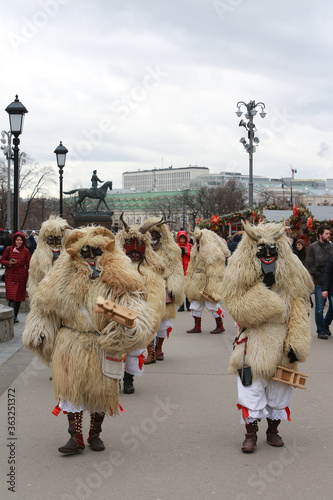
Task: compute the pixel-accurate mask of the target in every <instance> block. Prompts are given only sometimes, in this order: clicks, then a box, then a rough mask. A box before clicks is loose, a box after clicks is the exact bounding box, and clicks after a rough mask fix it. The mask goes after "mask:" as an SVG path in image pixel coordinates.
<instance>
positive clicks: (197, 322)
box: [186, 316, 201, 333]
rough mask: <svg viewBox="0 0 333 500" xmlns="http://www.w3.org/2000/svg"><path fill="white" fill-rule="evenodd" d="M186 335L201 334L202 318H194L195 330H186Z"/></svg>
mask: <svg viewBox="0 0 333 500" xmlns="http://www.w3.org/2000/svg"><path fill="white" fill-rule="evenodd" d="M186 333H201V318H199V316H194V328H192V330H186Z"/></svg>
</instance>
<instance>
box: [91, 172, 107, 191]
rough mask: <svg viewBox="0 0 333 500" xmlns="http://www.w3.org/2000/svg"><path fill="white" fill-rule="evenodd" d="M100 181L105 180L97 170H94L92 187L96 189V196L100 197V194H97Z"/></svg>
mask: <svg viewBox="0 0 333 500" xmlns="http://www.w3.org/2000/svg"><path fill="white" fill-rule="evenodd" d="M98 182H104V181H101V179H99V178H98V176H97V170H94V171H93V175H92V177H91V187H92V189H94V191H95V194H96V197H98V194H97V183H98Z"/></svg>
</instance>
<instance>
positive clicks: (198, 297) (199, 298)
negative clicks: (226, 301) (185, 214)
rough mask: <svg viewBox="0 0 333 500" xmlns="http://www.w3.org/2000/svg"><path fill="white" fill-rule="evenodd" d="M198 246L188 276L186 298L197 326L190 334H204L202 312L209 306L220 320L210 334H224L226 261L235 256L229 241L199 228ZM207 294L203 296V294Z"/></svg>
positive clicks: (192, 252) (196, 233) (196, 229)
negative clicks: (223, 311)
mask: <svg viewBox="0 0 333 500" xmlns="http://www.w3.org/2000/svg"><path fill="white" fill-rule="evenodd" d="M193 238H194V241H195V244H194V246H193V248H192V250H191V259H190V263H189V266H188V268H187V273H186V277H185V295H186V297H188V299H189V301H190V302H191V304H190V309H191V315H192V316H193V317H194V322H195V323H194V327H193V328H192V329H191V330H187V333H201V331H202V330H201V317H202V311H203V310H204V308H205V307H207V309H208V311H209V312H211V313H212V315H213V317H214V318H215V321H216V327H215V329H214V330H212V331H211V332H210V333H223V332H224V326H223V321H222V315H223V313H222V308H221V305H220V303H219V302H220V301H221V300H222V291H223V285H222V280H223V276H224V271H225V262H226V259H227V258H228V257H229V256H230V255H231V254H230V250H229V249H228V246H227V244H226V242H225V241H224V240H223V239H222V238H220V237H219V236H218V235H217V234H215V233H214V232H213V231H210V230H209V229H199V228H195V230H194V233H193ZM201 292H203V293H201Z"/></svg>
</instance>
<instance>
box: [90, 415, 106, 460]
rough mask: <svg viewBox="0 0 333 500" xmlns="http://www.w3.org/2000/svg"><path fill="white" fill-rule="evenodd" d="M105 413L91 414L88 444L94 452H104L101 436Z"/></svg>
mask: <svg viewBox="0 0 333 500" xmlns="http://www.w3.org/2000/svg"><path fill="white" fill-rule="evenodd" d="M104 416H105V413H90V429H89V437H88V440H87V441H88V443H89V446H90V448H91V449H92V450H93V451H103V450H105V446H104V443H103V441H102V440H101V438H100V437H99V434H100V433H101V432H102V423H103V420H104Z"/></svg>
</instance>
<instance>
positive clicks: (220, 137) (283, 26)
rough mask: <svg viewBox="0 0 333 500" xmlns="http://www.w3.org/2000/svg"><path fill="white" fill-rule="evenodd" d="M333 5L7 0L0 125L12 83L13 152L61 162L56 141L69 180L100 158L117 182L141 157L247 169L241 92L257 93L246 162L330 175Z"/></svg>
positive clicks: (266, 170)
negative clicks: (262, 111)
mask: <svg viewBox="0 0 333 500" xmlns="http://www.w3.org/2000/svg"><path fill="white" fill-rule="evenodd" d="M332 14H333V3H332V2H331V1H329V0H319V1H318V2H313V1H309V0H280V1H279V2H277V1H274V2H273V1H271V0H168V2H165V1H164V2H161V1H159V0H94V2H92V1H87V0H24V2H23V1H22V0H11V1H10V2H3V3H2V6H1V17H0V47H1V49H0V50H1V74H0V79H1V95H0V99H1V106H0V109H3V111H2V114H1V113H0V127H1V129H0V130H8V129H9V120H8V115H7V113H6V112H5V111H4V109H5V108H6V107H7V106H8V105H9V104H10V103H11V102H12V101H13V100H14V98H15V94H18V96H19V99H20V101H21V102H22V103H23V104H24V106H25V107H26V108H27V109H28V111H29V112H28V114H27V115H26V118H25V125H24V131H23V134H22V135H21V145H20V148H21V151H24V152H26V153H27V154H28V155H29V156H30V157H32V158H33V159H34V160H35V161H36V162H38V163H40V164H41V165H42V166H44V165H48V166H54V167H55V168H56V161H55V155H54V153H53V151H54V149H55V148H56V147H57V146H58V144H59V141H60V140H61V141H62V142H63V144H64V145H65V146H66V147H67V149H68V150H69V153H68V155H67V163H66V167H65V171H64V190H66V189H72V188H74V187H77V186H82V187H88V186H90V178H91V175H92V170H94V169H97V171H98V175H99V177H100V179H102V180H104V181H107V180H112V181H113V182H114V188H120V187H121V173H122V172H123V171H133V170H137V169H139V168H140V169H151V168H155V167H156V168H162V167H163V168H166V167H169V166H171V165H173V167H174V168H178V167H187V166H189V165H198V166H205V167H208V168H209V169H210V171H211V173H215V172H216V173H217V172H220V171H234V172H242V173H243V174H247V173H248V155H247V153H246V152H245V150H244V148H243V146H242V144H240V142H239V139H240V138H241V137H242V136H244V132H245V129H244V128H242V127H239V126H238V123H239V120H240V119H239V118H238V117H237V116H236V114H235V111H236V103H237V102H238V101H245V102H249V101H250V100H255V101H256V102H259V101H262V102H264V103H265V105H266V111H267V116H266V118H264V119H262V118H261V117H260V116H259V115H257V116H256V117H255V120H254V121H255V124H256V126H257V136H258V137H259V139H260V145H259V147H258V148H257V152H256V153H255V155H254V174H255V175H267V176H274V177H288V176H290V175H291V166H292V167H293V168H294V169H297V174H296V175H295V177H296V178H331V177H333V171H332V164H333V159H332V153H333V133H332V129H333V106H332V72H333V67H332V53H333V43H332V42H333V30H332V19H333V17H332ZM56 170H58V169H57V168H56ZM56 175H57V176H58V172H56ZM56 178H58V177H56ZM53 194H55V195H57V185H56V186H55V190H54V193H53Z"/></svg>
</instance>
